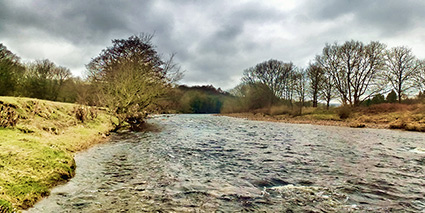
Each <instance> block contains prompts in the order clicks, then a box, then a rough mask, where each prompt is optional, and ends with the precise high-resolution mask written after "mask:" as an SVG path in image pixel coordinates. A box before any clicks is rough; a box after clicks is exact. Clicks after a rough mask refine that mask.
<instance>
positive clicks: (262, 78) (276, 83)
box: [242, 59, 295, 98]
mask: <svg viewBox="0 0 425 213" xmlns="http://www.w3.org/2000/svg"><path fill="white" fill-rule="evenodd" d="M294 70H295V66H294V65H293V64H292V63H284V62H282V61H278V60H275V59H270V60H268V61H265V62H262V63H259V64H257V65H256V66H254V67H251V68H248V69H246V70H245V71H244V73H243V78H242V81H243V82H244V83H258V82H260V83H262V84H265V85H266V86H268V87H269V88H270V90H271V91H272V92H273V93H274V94H275V95H276V97H278V98H283V97H284V95H285V93H287V90H288V88H289V84H290V76H291V73H292V72H294Z"/></svg>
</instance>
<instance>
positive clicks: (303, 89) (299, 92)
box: [293, 69, 308, 115]
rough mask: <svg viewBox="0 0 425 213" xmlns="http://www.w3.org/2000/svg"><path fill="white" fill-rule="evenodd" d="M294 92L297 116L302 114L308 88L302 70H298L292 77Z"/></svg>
mask: <svg viewBox="0 0 425 213" xmlns="http://www.w3.org/2000/svg"><path fill="white" fill-rule="evenodd" d="M293 77H294V91H295V94H296V96H297V98H298V103H299V110H300V111H299V114H300V115H301V114H302V109H303V106H304V102H305V97H306V93H307V88H308V80H307V78H308V77H307V72H306V71H305V70H304V69H298V70H297V71H296V72H295V73H294V75H293Z"/></svg>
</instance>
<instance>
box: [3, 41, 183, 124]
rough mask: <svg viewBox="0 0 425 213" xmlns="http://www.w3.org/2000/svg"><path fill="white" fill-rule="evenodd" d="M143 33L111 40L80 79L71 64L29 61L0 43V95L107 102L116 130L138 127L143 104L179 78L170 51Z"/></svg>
mask: <svg viewBox="0 0 425 213" xmlns="http://www.w3.org/2000/svg"><path fill="white" fill-rule="evenodd" d="M152 37H153V36H152V35H148V34H141V35H138V36H130V37H129V38H127V39H115V40H112V44H113V45H112V46H111V47H107V48H105V49H104V50H102V51H101V53H100V54H99V55H98V56H97V57H95V58H93V59H92V60H91V61H90V63H89V64H87V66H86V67H87V71H88V73H87V76H88V78H87V79H86V80H84V81H82V80H79V79H78V78H73V77H72V75H71V72H70V70H69V69H67V68H65V67H61V66H57V65H55V64H54V63H53V62H51V61H49V60H47V59H45V60H37V61H34V62H31V63H28V64H23V63H21V62H20V60H19V57H17V56H16V55H15V54H13V53H12V52H10V51H9V50H8V49H7V48H6V47H5V46H4V45H3V44H0V95H8V96H25V97H32V98H39V99H46V100H54V101H67V102H79V103H81V104H86V105H96V106H104V107H107V108H108V109H109V110H110V112H111V113H112V114H113V115H114V116H115V117H116V119H112V120H115V121H114V122H113V123H114V124H115V127H116V129H119V128H121V127H123V126H126V125H128V124H130V126H131V127H132V128H133V129H136V128H139V127H140V125H141V124H143V120H144V118H145V117H146V114H147V112H146V109H147V108H148V106H150V105H152V104H153V103H154V102H155V101H156V100H157V99H158V98H159V97H161V96H162V95H164V94H165V93H166V92H167V91H168V90H169V89H170V88H171V86H172V84H173V83H174V82H176V81H177V80H179V79H180V78H181V77H182V72H180V67H179V66H177V65H176V64H175V63H173V57H174V55H173V54H172V55H171V56H170V57H169V58H167V59H164V57H162V55H160V54H159V53H158V52H157V51H156V47H155V46H154V45H153V44H152V43H151V40H152Z"/></svg>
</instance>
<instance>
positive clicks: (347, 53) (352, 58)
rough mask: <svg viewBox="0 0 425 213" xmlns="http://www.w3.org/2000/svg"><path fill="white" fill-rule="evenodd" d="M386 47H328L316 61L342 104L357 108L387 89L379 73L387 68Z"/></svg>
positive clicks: (376, 44)
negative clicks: (330, 80)
mask: <svg viewBox="0 0 425 213" xmlns="http://www.w3.org/2000/svg"><path fill="white" fill-rule="evenodd" d="M384 50H385V45H384V44H381V43H379V42H371V43H369V44H368V45H364V44H363V43H362V42H360V41H353V40H352V41H347V42H345V43H344V44H342V45H338V44H337V43H334V44H332V45H329V44H326V46H325V48H324V49H323V52H322V55H321V56H319V57H317V58H316V59H317V62H318V63H319V64H320V66H321V67H322V68H324V69H325V70H326V71H327V72H328V73H329V74H330V75H331V77H332V80H333V82H334V85H335V89H336V90H337V92H338V94H339V96H340V98H341V102H342V103H343V104H345V105H346V104H349V105H350V106H358V105H360V104H361V103H362V102H363V101H364V100H365V99H367V98H369V97H371V96H373V95H374V94H377V93H378V92H380V91H382V90H383V88H384V86H385V85H384V83H383V82H381V81H380V78H379V76H380V75H379V74H380V73H381V72H382V69H383V68H384Z"/></svg>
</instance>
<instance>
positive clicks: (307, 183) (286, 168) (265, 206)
mask: <svg viewBox="0 0 425 213" xmlns="http://www.w3.org/2000/svg"><path fill="white" fill-rule="evenodd" d="M148 122H149V123H150V124H151V125H155V126H156V127H158V128H159V129H160V130H159V131H150V132H140V133H122V134H117V135H114V136H112V137H111V140H110V141H109V142H108V143H105V144H102V145H98V146H96V147H93V148H91V149H89V150H87V151H84V152H80V153H78V154H77V155H76V156H75V160H76V163H77V171H76V176H75V177H74V178H73V179H71V180H70V181H69V182H68V183H66V184H64V185H61V186H58V187H56V188H54V189H53V190H52V192H51V195H50V196H49V197H47V198H46V199H43V200H42V201H40V202H39V203H37V204H36V205H35V206H34V208H32V209H29V210H28V211H29V212H235V211H239V212H240V211H254V212H261V211H263V212H291V211H292V212H297V211H311V212H323V211H325V212H365V211H368V212H385V211H390V212H391V211H394V212H398V211H405V212H421V211H422V212H423V211H425V198H424V196H425V171H424V168H425V134H424V133H417V132H404V131H394V130H384V129H353V128H347V127H331V126H317V125H308V124H286V123H273V122H262V121H249V120H245V119H239V118H230V117H220V116H213V115H164V116H155V117H153V118H152V119H149V121H148Z"/></svg>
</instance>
